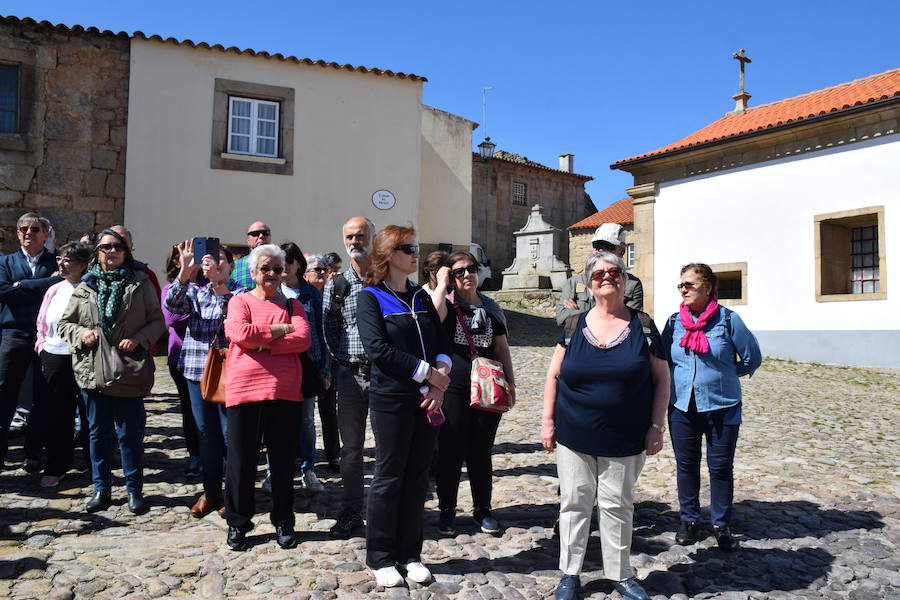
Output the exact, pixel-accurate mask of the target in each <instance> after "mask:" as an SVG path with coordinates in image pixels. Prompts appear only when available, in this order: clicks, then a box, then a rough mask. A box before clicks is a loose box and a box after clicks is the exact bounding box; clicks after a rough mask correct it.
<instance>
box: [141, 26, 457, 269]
mask: <svg viewBox="0 0 900 600" xmlns="http://www.w3.org/2000/svg"><path fill="white" fill-rule="evenodd" d="M216 78H223V79H231V80H238V81H244V82H250V83H256V84H264V85H275V86H281V87H290V88H293V89H294V90H295V115H294V117H295V118H294V168H293V175H273V174H262V173H250V172H240V171H231V170H221V169H212V168H211V167H210V146H211V136H212V121H213V94H214V89H215V79H216ZM421 95H422V84H421V82H417V81H410V80H402V79H397V78H392V77H387V76H380V77H379V76H376V75H373V74H365V73H353V72H348V71H343V70H336V69H331V68H322V67H320V66H315V65H305V64H295V63H292V62H284V61H279V60H273V59H266V58H262V57H251V56H243V55H237V54H235V53H231V52H229V53H223V52H220V51H218V50H204V49H200V48H189V47H185V46H177V45H174V44H163V43H159V42H155V41H146V40H139V39H133V40H132V46H131V77H130V90H129V109H128V156H127V170H126V192H125V193H126V201H125V223H126V225H127V226H128V227H129V228H130V229H131V230H132V231H133V232H134V235H135V239H136V244H137V248H136V253H137V255H138V256H139V257H140V258H141V259H142V260H146V261H149V262H150V263H151V265H152V266H153V268H154V269H156V270H157V272H161V270H162V264H163V261H164V257H165V253H166V249H167V248H168V247H169V246H170V245H171V244H173V243H175V242H177V241H178V240H184V239H186V238H190V237H192V236H195V235H209V236H211V235H218V236H219V237H221V239H222V241H223V243H235V244H244V243H246V242H245V237H244V234H245V231H246V230H245V228H246V227H247V225H248V224H249V223H251V222H252V221H254V220H262V221H265V222H266V223H268V224H269V225H270V226H271V227H272V231H273V236H272V237H273V241H274V242H276V243H280V242H282V241H287V240H291V241H295V242H297V243H298V244H299V245H300V247H301V248H302V249H303V250H304V251H306V252H312V251H316V252H323V251H332V250H334V251H341V248H342V246H341V234H340V228H341V224H342V223H343V222H344V221H345V220H346V219H347V218H349V217H351V216H354V215H364V216H368V217H370V218H372V219H373V220H374V221H375V224H376V225H377V226H379V227H381V226H384V225H387V224H390V223H407V222H411V223H414V224H417V223H418V220H419V206H420V204H419V203H420V197H421V196H420V174H421V114H420V106H421ZM467 152H468V149H467ZM381 189H386V190H390V191H391V192H392V193H393V194H394V196H395V197H396V200H397V202H396V205H395V207H394V208H392V209H391V210H386V211H382V210H379V209H377V208H375V207H374V206H373V204H372V200H371V198H372V194H373V193H374V192H375V191H377V190H381Z"/></svg>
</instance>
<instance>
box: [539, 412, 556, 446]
mask: <svg viewBox="0 0 900 600" xmlns="http://www.w3.org/2000/svg"><path fill="white" fill-rule="evenodd" d="M541 445H542V446H543V447H544V450H546V451H547V452H552V451H553V449H554V448H556V424H555V423H554V422H553V420H552V419H551V420H549V421H548V420H544V421H542V422H541Z"/></svg>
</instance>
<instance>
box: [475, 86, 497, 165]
mask: <svg viewBox="0 0 900 600" xmlns="http://www.w3.org/2000/svg"><path fill="white" fill-rule="evenodd" d="M492 89H494V86H492V85H488V86H485V87H483V88H481V128H482V130H483V131H484V141H483V142H481V143H480V144H478V152H479V153H480V154H481V160H483V161H488V160H490V159H491V157H492V156H493V155H494V148H496V147H497V145H496V144H494V143H493V142H491V138H490V136H489V135H488V134H487V93H488V92H489V91H491V90H492Z"/></svg>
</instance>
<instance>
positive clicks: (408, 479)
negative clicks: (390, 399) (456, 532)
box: [366, 392, 438, 569]
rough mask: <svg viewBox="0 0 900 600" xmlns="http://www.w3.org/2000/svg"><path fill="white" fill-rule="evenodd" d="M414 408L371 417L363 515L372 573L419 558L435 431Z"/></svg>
mask: <svg viewBox="0 0 900 600" xmlns="http://www.w3.org/2000/svg"><path fill="white" fill-rule="evenodd" d="M370 394H371V392H370ZM413 400H415V403H413ZM418 402H419V400H418V398H415V399H412V400H410V401H408V402H407V403H406V405H405V406H404V407H403V408H402V409H401V410H399V411H398V412H383V411H378V410H372V411H370V415H371V419H372V432H373V433H374V434H375V477H374V478H373V479H372V485H371V487H370V488H369V502H368V511H367V514H366V564H367V565H368V566H369V567H371V568H373V569H380V568H382V567H387V566H393V565H394V563H400V564H405V563H408V562H410V561H417V560H420V558H421V555H422V518H423V512H424V507H425V494H426V493H427V492H428V466H429V464H430V463H431V456H432V454H433V452H434V444H435V441H436V440H437V436H438V428H437V427H432V426H431V425H429V424H428V421H426V420H425V411H424V410H422V409H420V408H418Z"/></svg>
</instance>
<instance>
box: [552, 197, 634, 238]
mask: <svg viewBox="0 0 900 600" xmlns="http://www.w3.org/2000/svg"><path fill="white" fill-rule="evenodd" d="M604 223H618V224H620V225H626V224H628V223H634V200H633V199H632V198H622V199H621V200H617V201H615V202H613V203H612V204H610V205H609V206H607V207H606V208H604V209H603V210H598V211H597V212H595V213H594V214H592V215H591V216H589V217H585V218H584V219H582V220H580V221H578V222H577V223H575V224H573V225H569V226H568V227H567V228H566V229H569V230H570V231H571V230H573V229H595V228H597V227H600V226H601V225H602V224H604Z"/></svg>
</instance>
